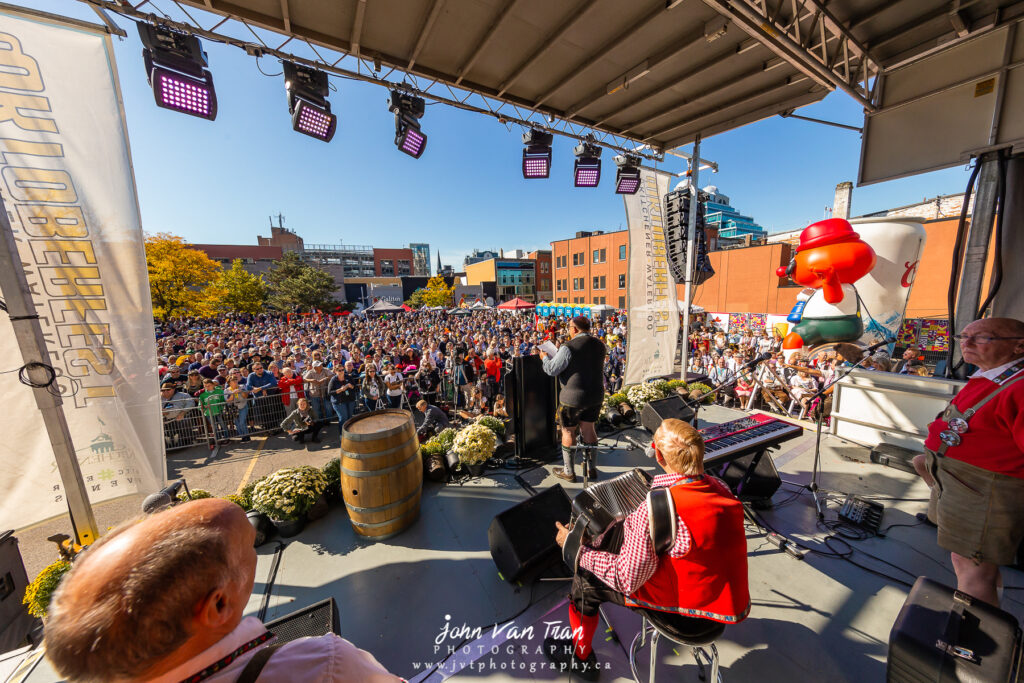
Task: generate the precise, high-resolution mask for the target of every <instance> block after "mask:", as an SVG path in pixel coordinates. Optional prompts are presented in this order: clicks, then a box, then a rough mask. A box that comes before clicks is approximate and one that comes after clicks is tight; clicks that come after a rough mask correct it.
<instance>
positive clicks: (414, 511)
mask: <svg viewBox="0 0 1024 683" xmlns="http://www.w3.org/2000/svg"><path fill="white" fill-rule="evenodd" d="M419 513H420V509H419V508H418V507H411V508H409V509H408V510H406V511H405V512H403V513H402V514H400V515H398V516H397V517H395V518H394V519H389V520H388V521H386V522H372V523H371V522H357V521H355V520H354V519H351V520H349V521H350V522H352V526H357V527H359V528H360V529H379V528H381V527H385V526H390V525H392V524H394V523H395V522H398V521H401V520H403V519H405V518H406V517H408V516H409V515H413V514H415V515H418V514H419Z"/></svg>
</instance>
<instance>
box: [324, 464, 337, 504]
mask: <svg viewBox="0 0 1024 683" xmlns="http://www.w3.org/2000/svg"><path fill="white" fill-rule="evenodd" d="M321 471H322V472H323V473H324V476H325V477H327V489H326V490H325V491H324V494H325V495H326V496H327V502H328V503H337V502H338V501H340V500H341V458H331V459H330V460H328V461H327V464H326V465H324V466H323V467H322V468H321Z"/></svg>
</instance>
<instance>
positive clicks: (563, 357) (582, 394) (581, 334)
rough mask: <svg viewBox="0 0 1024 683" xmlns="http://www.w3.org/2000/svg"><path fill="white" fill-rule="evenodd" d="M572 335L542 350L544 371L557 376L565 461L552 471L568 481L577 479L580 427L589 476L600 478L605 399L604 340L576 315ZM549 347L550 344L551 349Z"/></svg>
mask: <svg viewBox="0 0 1024 683" xmlns="http://www.w3.org/2000/svg"><path fill="white" fill-rule="evenodd" d="M569 334H570V335H571V336H572V338H571V339H570V340H569V341H568V342H566V343H565V344H562V346H561V347H560V348H559V349H558V351H557V352H556V353H555V354H554V355H551V354H548V353H546V352H545V351H543V350H542V351H541V352H540V357H541V360H542V362H543V364H544V372H545V373H547V374H548V375H550V376H551V377H557V378H558V386H559V394H558V423H559V425H560V426H561V429H562V463H563V465H564V466H563V467H556V468H554V470H553V472H552V473H553V474H554V475H555V476H556V477H558V478H560V479H564V480H566V481H568V482H575V481H576V467H575V463H574V462H573V447H574V446H575V443H576V431H577V430H580V432H581V436H582V443H583V445H584V446H585V447H586V450H585V451H584V459H585V461H586V464H585V467H586V468H587V471H588V475H589V478H590V479H597V462H596V453H595V451H594V448H595V447H596V446H597V430H596V429H595V423H596V422H597V418H598V416H599V415H600V414H601V404H602V403H603V402H604V375H603V370H604V357H605V353H606V351H607V350H606V349H605V345H604V342H602V341H601V340H600V339H597V338H595V337H592V336H590V320H588V319H587V318H584V317H583V316H576V317H575V318H573V319H572V320H571V321H570V322H569ZM548 350H550V348H549V349H548Z"/></svg>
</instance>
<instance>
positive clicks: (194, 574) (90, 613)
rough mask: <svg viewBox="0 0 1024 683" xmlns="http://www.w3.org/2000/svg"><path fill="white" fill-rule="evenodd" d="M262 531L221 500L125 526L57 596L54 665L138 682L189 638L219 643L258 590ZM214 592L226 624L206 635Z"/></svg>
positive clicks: (85, 675) (51, 626)
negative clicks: (205, 618) (201, 616)
mask: <svg viewBox="0 0 1024 683" xmlns="http://www.w3.org/2000/svg"><path fill="white" fill-rule="evenodd" d="M254 533H255V532H254V531H253V530H252V527H251V526H250V525H249V523H248V520H247V519H246V517H245V513H244V512H243V511H242V510H241V508H239V507H238V506H237V505H235V504H234V503H231V502H229V501H226V500H222V499H217V498H210V499H204V500H196V501H191V502H188V503H184V504H182V505H177V506H175V507H172V508H168V509H167V510H164V511H163V512H160V513H157V514H155V515H153V516H151V517H147V518H144V519H141V520H136V521H134V522H130V523H128V524H125V525H122V526H120V527H118V528H117V529H115V530H114V531H112V532H110V533H109V534H107V535H106V536H104V537H103V538H102V539H101V540H99V541H98V542H96V543H95V544H93V546H91V547H90V548H89V549H88V551H87V552H85V553H84V554H83V555H81V556H80V557H79V559H78V561H76V563H75V567H74V569H73V570H72V571H71V572H70V573H69V574H68V575H67V576H66V577H65V578H64V580H63V581H62V582H61V584H60V587H59V588H58V590H57V592H56V593H55V594H54V598H53V602H52V603H51V605H50V611H49V619H48V622H47V626H46V641H47V652H48V656H49V657H50V660H51V661H52V662H53V663H54V665H55V666H56V668H57V669H58V671H60V673H62V674H63V675H64V676H67V677H68V678H69V679H70V680H73V681H101V680H104V681H113V680H119V679H135V678H138V677H140V676H141V675H142V674H143V673H146V672H150V671H151V670H153V668H154V667H155V666H158V665H159V663H160V662H161V661H162V660H165V659H166V658H168V657H170V656H172V655H173V653H175V651H177V650H178V649H179V648H181V647H182V646H184V645H185V644H186V643H187V642H189V641H194V640H199V641H205V640H209V641H211V642H210V643H209V644H212V643H214V642H216V641H217V640H219V639H220V638H221V637H222V636H223V635H226V633H228V632H230V631H231V630H232V629H233V628H234V627H235V626H236V625H237V624H238V621H240V620H241V615H242V611H243V610H244V607H245V602H246V600H247V598H248V595H249V593H251V591H252V582H253V577H254V575H255V552H254V551H253V547H252V542H253V534H254ZM211 595H217V596H219V597H218V598H217V599H218V600H220V601H221V602H222V603H223V605H222V607H223V609H224V610H226V611H225V615H226V616H225V623H224V624H218V626H217V628H216V629H215V630H216V631H217V632H216V633H214V632H211V633H204V632H203V631H204V627H203V626H202V625H201V624H200V623H199V622H197V619H196V617H197V614H198V611H199V610H201V609H202V606H203V605H204V601H206V600H208V599H209V598H210V596H211ZM239 603H240V604H239ZM228 612H230V614H229V613H228ZM235 612H237V618H236V616H235V614H234V613H235ZM229 622H233V623H229Z"/></svg>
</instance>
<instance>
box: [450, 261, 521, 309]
mask: <svg viewBox="0 0 1024 683" xmlns="http://www.w3.org/2000/svg"><path fill="white" fill-rule="evenodd" d="M492 282H493V283H495V285H496V289H495V294H496V297H495V299H496V301H497V302H499V303H500V302H503V301H508V300H510V299H514V298H516V297H519V298H520V299H523V300H524V301H529V302H531V303H536V302H537V262H536V261H534V260H533V259H513V258H500V257H498V258H490V259H487V260H484V261H478V262H476V263H470V264H468V265H467V266H466V284H467V285H469V286H471V287H472V286H477V285H480V286H485V283H492ZM485 291H486V287H485Z"/></svg>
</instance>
